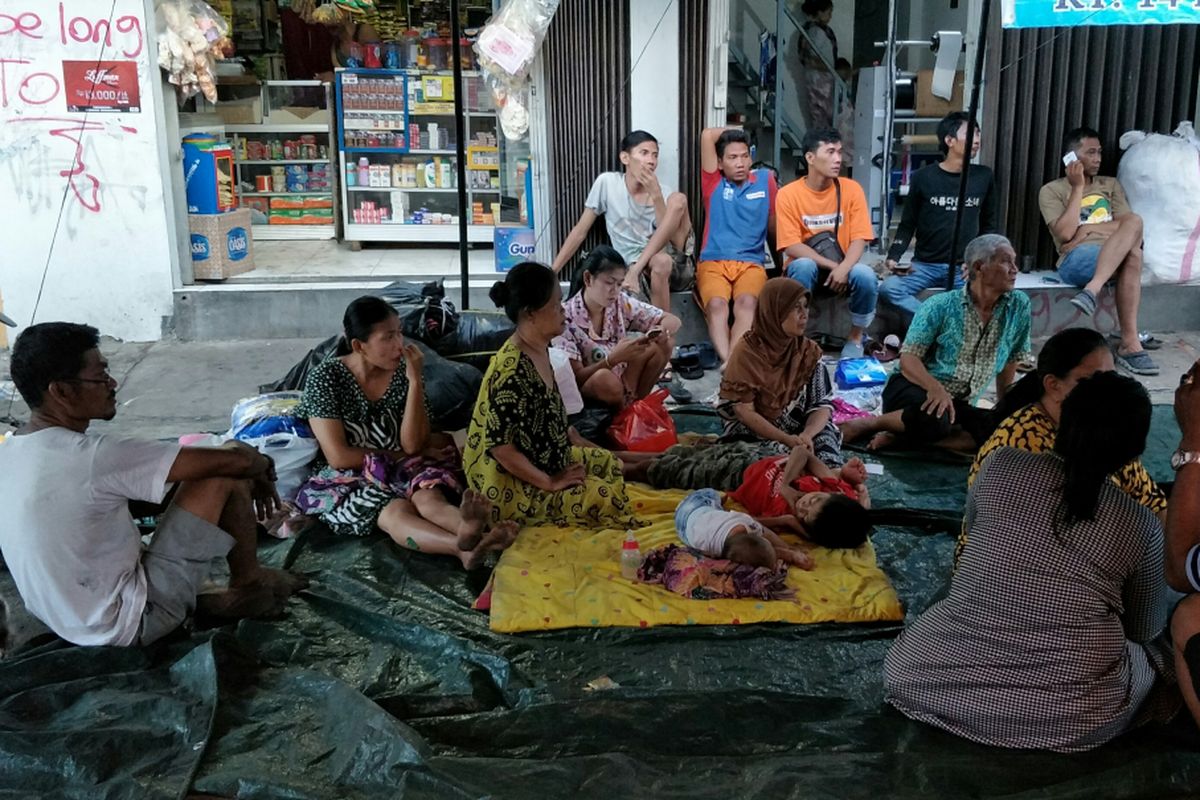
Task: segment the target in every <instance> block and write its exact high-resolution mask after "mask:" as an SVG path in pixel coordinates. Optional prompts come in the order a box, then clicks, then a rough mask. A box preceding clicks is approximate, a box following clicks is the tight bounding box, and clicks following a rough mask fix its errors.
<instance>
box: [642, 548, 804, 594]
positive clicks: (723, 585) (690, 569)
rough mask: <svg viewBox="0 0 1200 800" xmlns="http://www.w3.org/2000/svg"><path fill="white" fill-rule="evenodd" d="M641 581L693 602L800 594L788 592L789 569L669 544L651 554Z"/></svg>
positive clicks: (647, 555)
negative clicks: (709, 555)
mask: <svg viewBox="0 0 1200 800" xmlns="http://www.w3.org/2000/svg"><path fill="white" fill-rule="evenodd" d="M638 580H640V581H642V582H643V583H658V584H661V585H662V586H663V587H664V588H666V589H668V590H670V591H672V592H674V593H675V594H680V595H683V596H684V597H690V598H691V599H693V600H712V599H714V598H718V597H723V598H730V599H736V598H739V597H757V598H759V599H760V600H786V599H788V598H790V597H792V596H794V595H795V594H796V593H795V592H794V591H792V590H791V589H789V588H787V567H786V566H783V565H780V566H779V567H778V568H777V569H773V570H771V569H767V568H766V567H752V566H750V565H749V564H737V563H735V562H733V561H729V560H728V559H724V558H709V557H707V556H705V555H704V554H703V553H701V552H699V551H698V550H692V549H689V548H686V547H680V546H679V545H674V544H669V545H667V546H666V547H660V548H658V549H656V550H651V551H650V552H649V553H647V554H646V557H645V558H644V559H643V560H642V566H641V568H639V569H638Z"/></svg>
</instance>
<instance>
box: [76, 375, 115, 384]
mask: <svg viewBox="0 0 1200 800" xmlns="http://www.w3.org/2000/svg"><path fill="white" fill-rule="evenodd" d="M116 382H117V379H116V378H114V377H112V376H111V375H106V376H104V377H103V378H67V379H66V381H65V383H103V384H104V385H106V386H107V385H108V384H110V383H116Z"/></svg>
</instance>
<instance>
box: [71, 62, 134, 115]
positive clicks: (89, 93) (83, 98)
mask: <svg viewBox="0 0 1200 800" xmlns="http://www.w3.org/2000/svg"><path fill="white" fill-rule="evenodd" d="M62 70H63V94H64V96H65V99H66V102H67V111H91V112H97V111H101V112H104V111H107V112H118V113H131V112H132V113H139V112H141V110H142V106H141V99H140V96H139V92H138V74H137V62H136V61H64V62H62Z"/></svg>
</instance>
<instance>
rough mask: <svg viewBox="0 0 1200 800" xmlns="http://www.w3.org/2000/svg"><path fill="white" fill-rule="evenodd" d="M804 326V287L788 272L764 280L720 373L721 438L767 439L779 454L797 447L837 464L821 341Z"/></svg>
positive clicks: (838, 452) (837, 443)
mask: <svg viewBox="0 0 1200 800" xmlns="http://www.w3.org/2000/svg"><path fill="white" fill-rule="evenodd" d="M807 325H808V291H807V290H806V289H805V288H804V286H803V285H802V284H801V283H799V282H798V281H795V280H792V279H791V278H772V279H771V280H769V281H767V283H766V286H764V287H763V291H762V294H760V295H759V296H758V308H757V310H756V312H755V315H754V323H753V326H752V327H751V328H750V331H749V333H747V334H746V335H745V336H744V337H743V338H742V341H740V342H738V343H737V345H736V346H734V348H733V352H732V353H731V354H730V356H729V366H727V367H726V368H725V375H724V377H723V378H722V380H721V391H720V397H721V404H720V406H719V407H718V413H720V415H721V416H722V418H724V420H725V431H724V433H722V434H721V441H723V442H745V441H758V442H769V443H773V444H774V445H776V447H775V448H774V449H777V450H778V451H779V452H780V453H787V452H791V450H792V448H794V447H798V446H803V447H805V448H807V449H810V450H812V451H813V452H814V453H815V454H816V455H817V457H818V458H820V459H821V461H822V462H823V463H824V464H825V465H826V466H830V467H837V466H840V465H841V463H842V454H841V450H842V435H841V433H840V432H839V431H838V429H837V426H835V425H834V424H833V404H832V402H831V399H832V397H833V384H832V382H831V381H830V379H829V370H827V369H826V368H825V367H824V365H822V364H821V348H820V346H819V345H818V344H817V343H816V342H814V341H813V340H812V339H807V338H805V336H804V329H805V327H806V326H807Z"/></svg>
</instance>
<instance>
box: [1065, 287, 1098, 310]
mask: <svg viewBox="0 0 1200 800" xmlns="http://www.w3.org/2000/svg"><path fill="white" fill-rule="evenodd" d="M1071 305H1073V306H1075V307H1076V308H1078V309H1079V310H1080V311H1081V312H1082V313H1083V315H1084V316H1086V317H1090V316H1091V315H1092V314H1095V313H1096V295H1094V294H1092V293H1091V292H1089V291H1088V290H1087V289H1084V290H1083V291H1082V292H1080V293H1079V294H1077V295H1075V296H1074V297H1072V298H1071Z"/></svg>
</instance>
